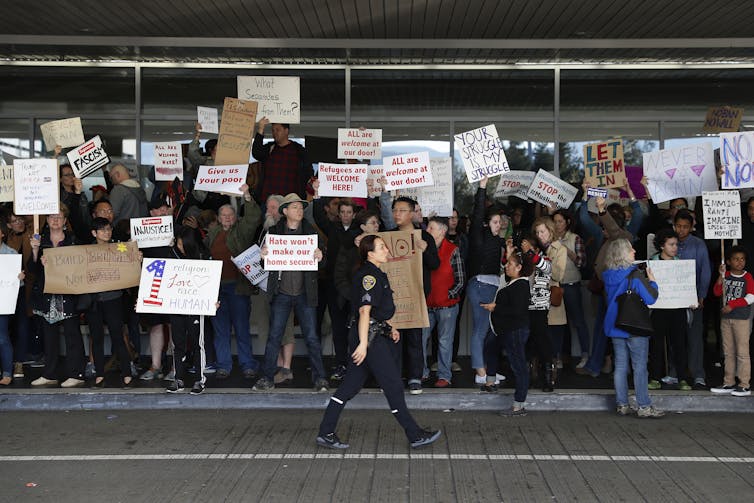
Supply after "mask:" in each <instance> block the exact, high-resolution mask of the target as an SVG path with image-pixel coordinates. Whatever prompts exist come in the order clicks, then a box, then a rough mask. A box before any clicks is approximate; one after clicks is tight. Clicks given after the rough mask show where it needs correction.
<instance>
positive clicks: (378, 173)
mask: <svg viewBox="0 0 754 503" xmlns="http://www.w3.org/2000/svg"><path fill="white" fill-rule="evenodd" d="M367 171H368V175H367V197H370V198H371V197H380V194H382V191H383V190H385V188H384V187H383V186H382V182H381V180H382V177H383V176H385V170H384V169H383V167H382V164H370V165H369V168H368V170H367Z"/></svg>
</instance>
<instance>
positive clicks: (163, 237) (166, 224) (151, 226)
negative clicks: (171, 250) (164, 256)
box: [131, 216, 173, 248]
mask: <svg viewBox="0 0 754 503" xmlns="http://www.w3.org/2000/svg"><path fill="white" fill-rule="evenodd" d="M131 239H132V240H134V241H136V243H137V244H138V245H139V248H155V247H158V246H170V245H171V244H172V242H173V217H171V216H165V217H145V218H132V219H131Z"/></svg>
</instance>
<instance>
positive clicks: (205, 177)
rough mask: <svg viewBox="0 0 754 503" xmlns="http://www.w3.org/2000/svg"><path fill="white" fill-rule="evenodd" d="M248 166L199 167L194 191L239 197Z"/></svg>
mask: <svg viewBox="0 0 754 503" xmlns="http://www.w3.org/2000/svg"><path fill="white" fill-rule="evenodd" d="M247 171H249V165H248V164H238V165H235V166H233V165H231V166H199V171H198V172H197V174H196V182H194V190H205V191H207V192H220V193H222V194H233V195H236V196H240V195H242V194H243V192H241V185H243V184H245V183H246V172H247Z"/></svg>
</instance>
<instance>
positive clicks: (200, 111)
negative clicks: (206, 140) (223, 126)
mask: <svg viewBox="0 0 754 503" xmlns="http://www.w3.org/2000/svg"><path fill="white" fill-rule="evenodd" d="M196 117H197V122H199V124H200V125H201V126H202V133H214V134H217V133H218V132H219V131H220V126H219V124H218V121H217V108H210V107H196Z"/></svg>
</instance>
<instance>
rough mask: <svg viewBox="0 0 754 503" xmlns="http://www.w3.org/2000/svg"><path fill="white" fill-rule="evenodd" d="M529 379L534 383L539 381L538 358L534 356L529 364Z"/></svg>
mask: <svg viewBox="0 0 754 503" xmlns="http://www.w3.org/2000/svg"><path fill="white" fill-rule="evenodd" d="M529 378H530V379H531V380H532V381H534V382H536V381H537V379H539V358H537V357H536V356H535V357H534V358H532V359H531V362H529Z"/></svg>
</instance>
